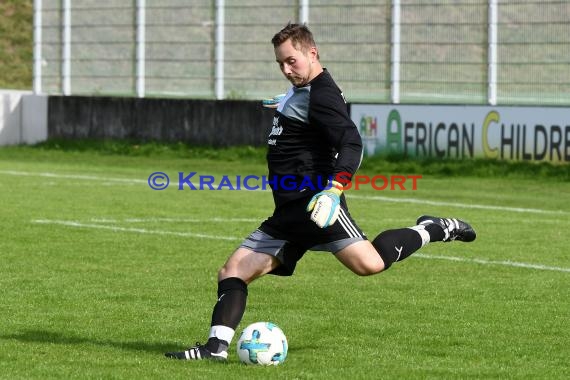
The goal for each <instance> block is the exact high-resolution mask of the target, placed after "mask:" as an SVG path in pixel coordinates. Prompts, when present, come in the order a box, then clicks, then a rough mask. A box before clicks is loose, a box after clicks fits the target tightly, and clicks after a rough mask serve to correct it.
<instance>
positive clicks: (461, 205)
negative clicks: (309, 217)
mask: <svg viewBox="0 0 570 380" xmlns="http://www.w3.org/2000/svg"><path fill="white" fill-rule="evenodd" d="M347 198H351V199H367V200H375V201H382V202H392V203H415V204H421V205H430V206H451V207H458V208H472V209H480V210H494V211H510V212H527V213H534V214H554V215H567V214H570V212H567V211H562V210H543V209H539V208H526V207H507V206H490V205H478V204H472V203H470V204H466V203H457V202H441V201H429V200H426V199H418V198H391V197H383V196H381V195H372V196H367V195H354V194H351V195H347Z"/></svg>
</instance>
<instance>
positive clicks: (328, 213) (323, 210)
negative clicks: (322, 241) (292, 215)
mask: <svg viewBox="0 0 570 380" xmlns="http://www.w3.org/2000/svg"><path fill="white" fill-rule="evenodd" d="M329 186H330V189H327V190H323V191H321V192H320V193H317V194H315V195H314V196H313V198H311V200H310V202H309V204H308V205H307V211H312V213H311V220H312V221H313V222H315V223H316V224H317V226H319V227H321V228H325V227H328V226H331V225H333V224H334V222H336V220H337V219H338V213H339V211H340V196H341V194H342V184H341V183H339V182H336V181H331V182H329Z"/></svg>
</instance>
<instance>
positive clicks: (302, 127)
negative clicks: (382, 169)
mask: <svg viewBox="0 0 570 380" xmlns="http://www.w3.org/2000/svg"><path fill="white" fill-rule="evenodd" d="M267 144H268V151H267V164H268V167H269V180H270V181H272V182H270V184H271V187H272V189H273V198H274V201H275V205H276V206H281V205H283V204H285V203H286V202H288V201H290V200H294V199H299V198H301V197H304V196H307V195H308V193H309V194H314V193H316V192H318V191H320V189H319V188H318V186H321V188H322V186H323V182H324V183H325V184H326V182H327V180H328V179H329V178H336V176H337V174H341V173H342V174H343V175H344V174H346V173H349V176H346V175H345V176H344V177H345V178H346V177H350V176H351V175H352V174H354V173H355V172H356V170H357V169H358V167H359V166H360V162H361V160H362V140H361V138H360V134H359V133H358V129H357V128H356V125H355V124H354V123H353V122H352V120H351V119H350V116H349V115H348V109H347V105H346V101H345V99H344V96H343V95H342V92H341V90H340V89H339V88H338V86H337V85H336V83H335V82H334V80H333V78H332V77H331V75H330V74H329V73H328V71H327V70H326V69H324V70H323V72H322V73H320V74H319V75H318V76H317V77H315V78H314V79H313V80H312V81H311V82H310V83H309V84H307V85H306V86H304V87H292V88H291V89H290V90H289V92H288V93H287V95H286V96H285V98H283V100H281V101H280V102H279V106H278V108H277V110H276V112H275V116H274V118H273V126H272V128H271V132H270V133H269V137H268V140H267ZM307 180H310V181H311V183H312V184H313V185H312V186H303V184H305V185H306V184H307ZM313 187H315V188H313Z"/></svg>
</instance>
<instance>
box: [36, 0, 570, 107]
mask: <svg viewBox="0 0 570 380" xmlns="http://www.w3.org/2000/svg"><path fill="white" fill-rule="evenodd" d="M34 4H35V13H34V22H35V28H34V37H35V49H34V56H35V57H34V90H35V92H37V93H40V92H41V93H48V94H64V95H69V94H76V95H83V94H85V95H93V94H99V95H120V96H141V97H142V96H160V97H164V96H175V97H194V98H196V97H198V98H218V99H222V98H226V99H227V98H239V99H259V98H262V97H267V96H270V95H274V94H277V93H280V92H283V91H284V90H285V89H286V88H287V86H288V82H286V81H285V80H284V78H283V77H282V75H281V73H280V71H279V69H278V67H277V64H276V63H275V57H274V55H273V48H272V46H271V44H270V40H271V37H272V36H273V34H274V33H275V32H277V31H278V30H279V29H281V27H283V26H284V25H285V24H286V23H287V22H289V21H293V22H299V21H300V22H307V24H308V25H309V26H310V28H311V29H312V31H313V33H314V35H315V38H316V40H317V44H318V46H319V51H320V55H321V60H322V62H323V64H324V66H325V67H327V68H328V69H329V70H330V71H331V73H332V74H333V76H334V77H335V79H336V80H337V82H338V84H339V85H340V86H341V87H342V88H343V90H344V92H345V94H346V96H347V98H348V100H349V101H353V102H355V101H365V102H378V103H388V102H393V103H465V104H537V105H548V104H552V105H568V104H570V1H569V0H561V1H555V0H540V1H539V0H375V1H374V0H264V1H258V0H215V1H214V0H130V1H119V0H34Z"/></svg>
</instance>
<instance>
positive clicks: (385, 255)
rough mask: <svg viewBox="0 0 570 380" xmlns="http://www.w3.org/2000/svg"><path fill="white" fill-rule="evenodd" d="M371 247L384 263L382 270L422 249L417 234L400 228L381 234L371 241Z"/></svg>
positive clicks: (420, 239) (408, 229) (420, 240)
mask: <svg viewBox="0 0 570 380" xmlns="http://www.w3.org/2000/svg"><path fill="white" fill-rule="evenodd" d="M372 245H373V246H374V248H376V251H378V254H379V255H380V257H381V258H382V261H384V266H385V267H384V270H386V269H388V268H390V266H391V265H392V264H393V263H394V262H396V261H402V260H404V259H405V258H406V257H408V256H410V255H411V254H412V253H414V252H415V251H417V250H418V249H420V248H421V247H422V238H421V237H420V235H419V233H418V232H417V231H415V230H412V229H410V228H400V229H397V230H388V231H384V232H382V233H381V234H380V235H378V236H376V238H375V239H374V240H373V241H372Z"/></svg>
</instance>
